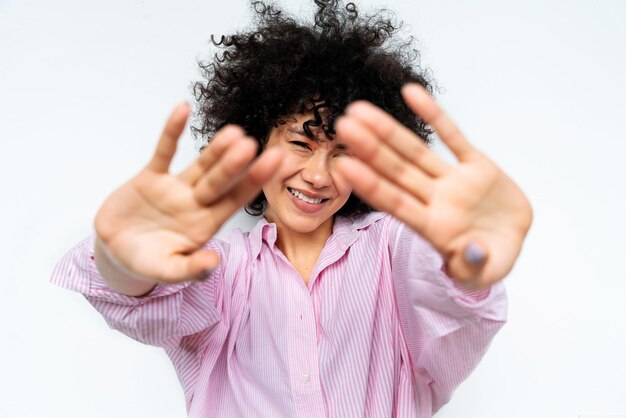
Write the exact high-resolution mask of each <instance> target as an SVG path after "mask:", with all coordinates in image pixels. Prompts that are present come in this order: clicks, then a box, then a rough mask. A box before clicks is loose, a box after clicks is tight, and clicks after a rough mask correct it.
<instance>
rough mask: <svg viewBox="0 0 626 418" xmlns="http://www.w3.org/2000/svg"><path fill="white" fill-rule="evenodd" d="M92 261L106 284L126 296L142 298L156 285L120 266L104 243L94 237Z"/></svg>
mask: <svg viewBox="0 0 626 418" xmlns="http://www.w3.org/2000/svg"><path fill="white" fill-rule="evenodd" d="M94 261H95V264H96V268H97V269H98V272H99V273H100V275H101V276H102V278H103V280H104V281H105V282H106V284H107V285H108V286H109V287H110V288H112V289H114V290H116V291H118V292H120V293H123V294H125V295H128V296H142V295H145V294H147V293H149V292H150V291H151V290H152V289H154V287H155V286H156V283H155V282H154V280H151V279H150V278H147V277H144V276H141V275H139V274H137V273H135V272H133V271H131V270H129V269H128V268H126V267H125V266H124V265H122V263H121V262H119V261H118V260H117V259H116V258H115V257H114V256H113V255H112V254H111V252H110V251H109V249H108V248H107V246H106V245H105V244H104V242H103V241H102V240H101V239H100V238H99V237H96V241H95V246H94Z"/></svg>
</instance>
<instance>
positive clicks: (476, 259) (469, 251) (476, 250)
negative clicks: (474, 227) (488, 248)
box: [465, 242, 486, 265]
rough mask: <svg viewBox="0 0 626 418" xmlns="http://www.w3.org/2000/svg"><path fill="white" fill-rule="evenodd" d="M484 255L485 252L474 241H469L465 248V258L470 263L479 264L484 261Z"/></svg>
mask: <svg viewBox="0 0 626 418" xmlns="http://www.w3.org/2000/svg"><path fill="white" fill-rule="evenodd" d="M485 257H486V254H485V252H484V251H483V250H482V249H481V248H480V247H479V246H478V245H477V244H476V243H474V242H470V244H469V245H468V246H467V248H466V249H465V260H466V261H467V262H468V263H470V264H474V265H479V264H481V263H482V262H483V261H485Z"/></svg>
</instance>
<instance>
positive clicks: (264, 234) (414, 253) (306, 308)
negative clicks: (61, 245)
mask: <svg viewBox="0 0 626 418" xmlns="http://www.w3.org/2000/svg"><path fill="white" fill-rule="evenodd" d="M275 241H276V227H275V225H274V224H269V223H268V222H267V221H265V219H261V220H260V221H259V222H258V224H257V225H256V226H255V228H254V229H253V230H252V231H250V232H249V233H247V232H246V233H244V232H241V231H240V230H235V231H233V232H232V233H231V234H230V235H229V237H228V238H227V239H226V240H224V241H222V240H212V241H210V242H209V243H208V244H207V246H209V247H210V248H213V249H215V250H217V251H218V252H219V254H220V256H221V258H222V264H221V265H220V266H219V267H218V269H216V270H215V271H213V272H212V273H211V275H210V277H209V278H208V279H207V280H205V281H202V282H193V283H184V284H179V285H158V286H157V287H156V288H155V289H154V290H153V291H152V292H151V293H150V294H148V295H146V296H143V297H130V296H126V295H122V294H120V293H117V292H115V291H113V290H111V289H109V288H108V287H107V286H106V285H105V283H104V282H103V280H102V278H101V277H100V275H99V273H98V270H97V269H96V267H95V264H94V261H93V248H94V238H93V237H92V238H88V239H86V240H84V241H82V242H81V243H79V244H78V245H77V246H76V247H75V248H74V249H73V250H71V251H70V252H69V253H68V254H67V255H66V256H65V257H64V258H63V259H62V260H61V261H60V262H59V263H58V265H57V266H56V268H55V270H54V273H53V276H52V281H53V283H55V284H57V285H60V286H63V287H66V288H69V289H73V290H76V291H78V292H81V293H83V294H84V295H85V296H86V298H87V299H88V300H89V302H90V303H91V304H92V305H93V306H94V307H95V308H96V309H97V310H98V311H99V312H100V313H101V314H102V315H103V316H104V318H105V319H106V321H107V323H108V324H109V325H110V326H111V327H112V328H114V329H117V330H119V331H121V332H123V333H124V334H126V335H128V336H130V337H132V338H134V339H136V340H138V341H141V342H143V343H146V344H152V345H157V346H161V347H163V348H164V349H165V350H166V352H167V354H168V355H169V357H170V358H171V360H172V362H173V364H174V367H175V368H176V371H177V373H178V377H179V379H180V381H181V384H182V386H183V389H184V393H185V399H186V405H187V411H188V414H189V416H190V417H192V418H200V417H212V416H215V417H309V418H310V417H418V418H426V417H431V415H432V414H433V413H434V412H435V411H437V410H438V409H439V408H440V407H441V406H442V405H444V404H445V403H446V402H447V401H448V400H449V399H450V396H451V395H452V393H453V391H454V389H455V388H456V387H457V386H458V385H459V384H460V383H461V382H462V381H463V380H464V379H465V378H466V377H467V376H468V375H469V374H470V372H471V371H472V370H473V369H474V368H475V367H476V365H477V363H478V362H479V360H480V358H481V357H482V355H483V354H484V353H485V350H486V348H487V347H488V345H489V343H490V341H491V339H492V338H493V336H494V335H495V334H496V332H497V331H498V330H499V329H500V327H501V326H502V325H503V324H504V322H505V320H506V305H507V303H506V295H505V292H504V287H503V285H502V284H501V283H498V284H496V285H494V286H492V287H491V288H489V289H486V290H483V291H481V292H474V293H472V292H469V291H466V290H464V289H463V288H462V287H461V286H459V285H457V284H456V283H455V282H454V281H453V280H452V279H450V278H448V277H447V276H446V275H445V273H444V272H443V269H442V258H441V256H440V255H439V254H438V253H437V252H436V251H435V250H434V249H433V248H432V247H431V246H430V244H428V242H427V241H425V240H424V239H423V238H421V237H419V236H418V235H416V234H415V233H414V232H412V231H411V230H410V229H408V228H407V227H405V226H404V224H402V223H401V222H399V221H397V220H396V219H395V218H393V217H391V216H389V215H385V214H382V213H370V214H368V215H366V216H363V217H360V218H357V219H356V220H349V219H346V218H337V219H336V221H335V225H334V229H333V234H332V235H331V237H330V238H329V239H328V241H327V242H326V245H325V247H324V249H323V251H322V253H321V255H320V257H319V260H318V261H317V264H316V266H315V268H314V270H313V273H312V275H311V278H310V280H309V284H308V286H307V285H305V284H304V281H303V280H302V278H301V277H300V276H299V274H298V272H297V271H296V270H295V269H294V268H293V266H292V265H291V264H290V263H289V261H288V260H287V259H286V258H285V256H284V255H283V254H282V253H281V251H280V250H279V249H278V248H277V247H276V246H275V245H274V243H275Z"/></svg>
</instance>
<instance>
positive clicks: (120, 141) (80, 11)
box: [0, 0, 626, 418]
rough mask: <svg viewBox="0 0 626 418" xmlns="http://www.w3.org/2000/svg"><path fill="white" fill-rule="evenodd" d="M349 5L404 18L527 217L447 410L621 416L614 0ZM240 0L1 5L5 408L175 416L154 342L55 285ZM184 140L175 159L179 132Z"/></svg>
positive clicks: (618, 72)
mask: <svg viewBox="0 0 626 418" xmlns="http://www.w3.org/2000/svg"><path fill="white" fill-rule="evenodd" d="M361 3H362V4H363V5H374V6H376V7H380V6H387V7H389V8H391V9H392V10H395V11H396V12H397V15H398V16H399V18H401V19H402V20H404V21H405V24H406V26H405V35H408V34H413V35H415V36H416V37H417V39H418V41H419V42H418V44H417V46H418V47H419V48H420V50H421V51H422V61H423V64H424V65H425V66H427V67H429V68H431V69H432V71H433V74H434V76H435V78H436V79H437V80H438V83H439V85H440V86H441V87H442V88H443V90H444V91H443V93H442V94H440V95H439V100H440V102H441V103H442V104H443V105H444V106H445V108H446V109H447V110H448V111H449V113H450V114H451V115H452V116H453V118H454V119H455V120H456V121H457V122H458V123H459V124H460V125H461V127H462V128H463V130H464V131H465V133H466V134H467V135H468V136H469V138H470V139H471V140H472V141H473V142H474V143H475V144H476V145H477V146H478V147H479V148H480V149H482V150H483V151H484V152H485V153H487V154H488V155H489V156H491V157H492V158H493V159H494V160H495V161H496V162H497V163H498V164H499V165H500V166H501V167H503V169H504V170H505V171H506V172H507V173H509V175H510V176H511V177H512V178H513V179H514V180H515V181H516V182H517V183H518V184H519V185H520V186H521V187H522V189H523V190H524V191H525V192H526V193H527V195H528V197H529V199H530V200H531V202H532V204H533V208H534V213H535V221H534V225H533V227H532V229H531V232H530V234H529V236H528V239H527V241H526V244H525V247H524V250H523V253H522V255H521V257H520V258H519V260H518V262H517V264H516V267H515V269H514V271H513V272H512V274H511V275H510V276H509V277H508V278H507V279H506V284H507V288H508V291H509V298H510V309H509V318H510V319H509V323H508V324H507V325H506V326H505V327H504V328H503V330H502V331H501V332H500V333H499V334H498V335H497V336H496V338H495V340H494V342H493V344H492V346H491V348H490V350H489V351H488V353H487V355H486V357H485V359H484V361H483V362H482V363H481V364H480V366H479V367H478V369H477V370H476V371H475V373H474V374H473V375H472V376H471V377H470V378H469V379H468V380H467V381H466V382H465V383H464V384H462V386H461V387H460V388H459V389H458V391H457V392H456V394H455V396H454V397H453V399H452V401H451V402H450V403H449V404H448V405H447V406H445V407H444V408H443V409H442V411H441V412H440V413H439V414H438V417H441V418H444V417H445V418H452V417H464V418H501V417H508V418H518V417H519V418H522V417H523V418H528V417H533V418H575V417H577V416H578V414H580V413H622V414H626V380H625V379H626V303H625V302H624V298H625V297H626V277H625V276H626V261H625V260H626V254H624V251H625V250H626V245H624V237H625V232H626V227H625V226H626V222H625V221H624V213H625V212H626V198H625V197H624V196H625V192H626V187H625V183H624V179H626V165H625V164H624V163H623V158H624V155H625V154H626V145H625V142H624V141H625V140H626V135H624V132H623V126H624V123H623V120H624V117H625V116H626V104H625V97H626V82H625V81H624V75H625V74H626V47H625V45H626V2H625V1H624V0H598V1H586V2H583V1H572V0H567V1H566V0H560V1H556V0H555V1H538V0H532V1H523V2H520V1H517V2H503V1H495V0H494V1H487V0H481V1H472V2H461V1H454V2H453V1H450V0H439V1H435V0H417V1H400V0H386V2H384V3H383V2H373V1H368V2H360V3H359V4H361ZM246 4H247V3H246V2H245V1H244V0H234V1H228V2H215V1H191V0H184V1H179V2H176V3H175V2H166V1H153V2H146V1H139V0H124V1H122V0H111V1H106V2H105V1H101V2H93V1H92V2H86V1H78V0H57V1H53V2H52V1H43V0H31V1H27V0H21V1H17V0H0V158H1V163H0V178H1V181H2V183H1V185H2V187H1V191H2V195H1V198H0V210H1V215H2V216H1V217H0V219H1V222H2V224H1V225H0V228H1V229H0V256H1V257H2V261H1V263H2V265H1V271H2V276H1V279H0V321H1V323H0V325H1V328H0V329H1V331H2V333H1V334H0V417H1V418H27V417H28V418H31V417H32V418H42V417H54V418H56V417H64V418H69V417H81V418H82V417H89V418H91V417H94V418H95V417H107V418H111V417H116V418H126V417H128V418H130V417H132V418H141V417H153V418H158V417H163V418H165V417H167V418H173V417H181V418H182V417H184V416H185V408H184V401H183V394H182V390H181V388H180V386H179V384H178V381H177V378H176V375H175V373H174V370H173V368H172V366H171V364H170V363H169V360H168V359H167V357H166V356H165V354H164V353H163V352H161V351H160V350H159V349H156V348H152V347H148V346H143V345H141V344H139V343H136V342H134V341H132V340H130V339H128V338H126V337H124V336H123V335H121V334H119V333H117V332H115V331H112V330H109V329H108V327H107V326H106V324H105V323H104V321H103V320H102V319H101V318H100V317H99V315H98V314H97V313H96V312H95V311H94V310H93V309H92V308H91V306H89V304H88V303H87V302H86V301H85V300H84V299H83V298H82V297H81V296H80V295H78V294H75V293H72V292H69V291H66V290H62V289H58V288H55V287H53V286H52V285H50V284H48V280H49V276H50V273H51V270H52V268H53V266H54V264H55V262H56V261H57V260H58V259H59V258H60V257H61V256H62V255H63V254H64V252H65V251H67V250H68V249H69V248H70V247H71V246H72V245H73V244H74V243H75V242H77V241H78V240H80V239H82V238H83V237H84V236H86V235H87V234H89V233H90V231H91V224H92V220H93V216H94V214H95V212H96V210H97V208H98V206H99V204H100V203H101V202H102V201H103V199H104V198H105V197H106V196H107V194H108V193H109V192H111V191H112V190H113V189H114V188H115V187H117V186H118V185H119V184H120V183H122V182H123V181H125V180H126V179H128V178H129V177H130V176H132V175H133V174H134V173H135V172H136V171H137V170H138V169H139V168H140V167H141V166H142V165H143V164H144V163H145V162H146V161H147V159H148V157H149V155H150V153H151V152H152V149H153V146H154V144H155V140H156V138H157V137H158V134H159V131H160V129H161V127H162V125H163V122H164V120H165V118H166V117H167V115H168V113H169V111H170V109H171V108H172V107H173V106H174V105H175V104H176V103H178V102H180V101H183V100H191V97H192V96H191V93H190V85H191V82H192V81H193V80H196V79H198V72H197V69H196V59H198V58H206V57H208V56H209V53H210V50H209V48H208V40H209V36H210V35H211V34H212V33H214V34H217V35H219V34H222V33H229V32H232V31H234V30H236V29H241V28H243V27H244V26H245V25H246V24H247V22H249V21H250V16H251V14H250V13H248V11H247V5H246ZM283 4H284V5H286V8H287V9H288V10H291V11H293V12H295V13H306V12H307V11H310V10H311V7H309V6H310V5H309V2H308V1H307V2H295V1H291V2H287V1H285V2H283ZM363 9H365V8H364V7H363ZM180 148H181V152H180V154H179V156H178V157H177V160H176V164H175V167H176V168H178V169H179V168H181V167H183V166H184V165H185V164H187V163H188V162H190V161H191V159H192V158H193V156H194V155H195V150H194V147H193V144H192V139H191V136H190V135H189V132H187V133H186V134H185V137H184V139H183V140H182V146H181V147H180ZM446 155H447V156H448V157H449V155H448V154H446ZM244 221H245V220H244V219H243V218H240V219H238V220H236V222H235V223H238V224H241V223H242V222H243V223H244V224H245V223H246V222H244ZM247 224H249V222H248V223H247ZM231 225H232V224H231Z"/></svg>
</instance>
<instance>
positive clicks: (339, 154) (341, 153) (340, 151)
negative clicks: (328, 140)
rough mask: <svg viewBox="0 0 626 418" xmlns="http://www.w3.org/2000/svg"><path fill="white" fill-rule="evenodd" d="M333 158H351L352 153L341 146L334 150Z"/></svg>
mask: <svg viewBox="0 0 626 418" xmlns="http://www.w3.org/2000/svg"><path fill="white" fill-rule="evenodd" d="M334 156H335V157H351V156H352V153H351V152H350V150H349V149H348V148H346V147H345V146H343V145H340V146H338V147H337V148H336V149H335V153H334Z"/></svg>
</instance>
